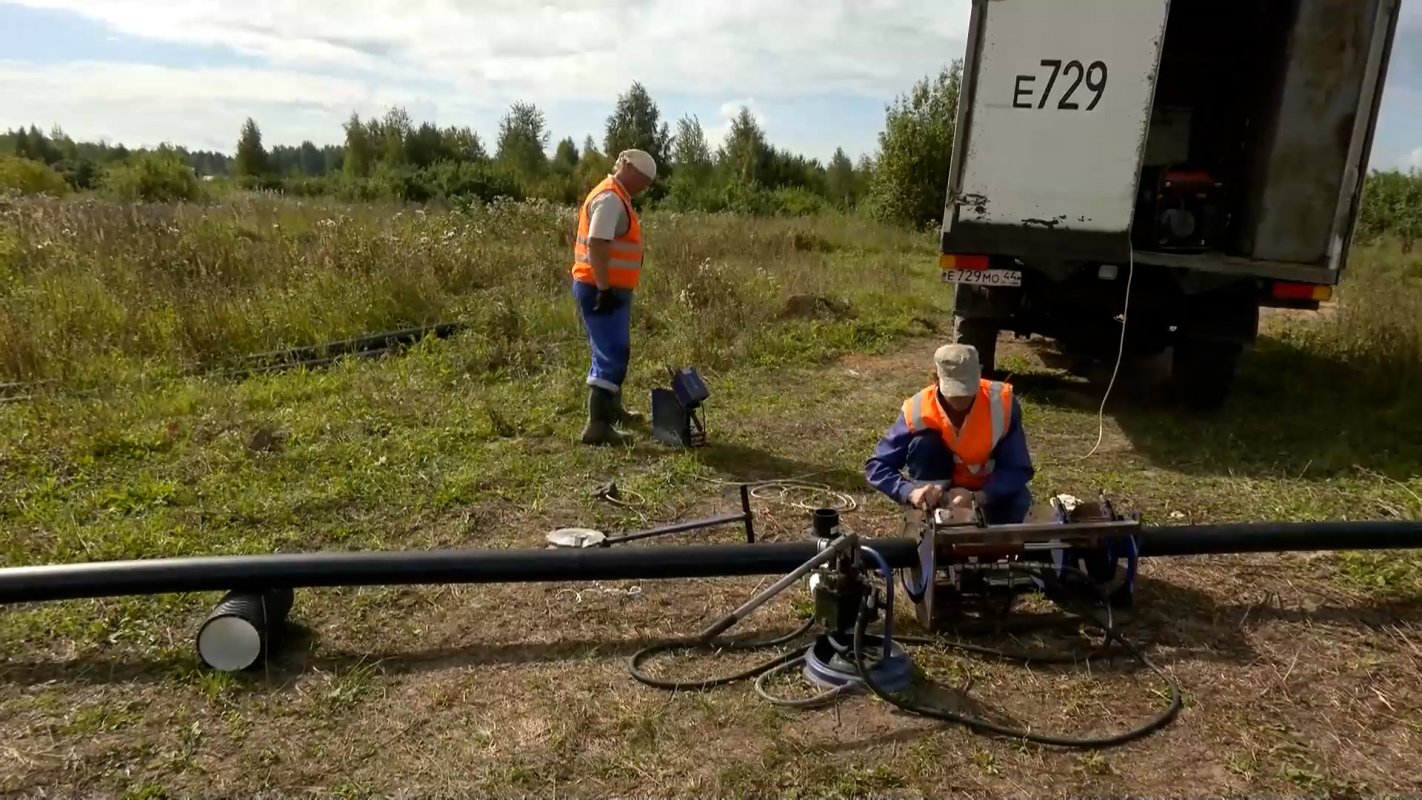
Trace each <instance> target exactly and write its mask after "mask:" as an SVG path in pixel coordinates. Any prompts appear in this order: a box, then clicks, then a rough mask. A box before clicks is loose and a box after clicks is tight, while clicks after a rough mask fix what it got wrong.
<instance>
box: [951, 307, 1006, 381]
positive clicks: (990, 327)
mask: <svg viewBox="0 0 1422 800" xmlns="http://www.w3.org/2000/svg"><path fill="white" fill-rule="evenodd" d="M1000 331H1001V328H1000V327H998V323H997V320H991V319H982V318H980V317H960V316H956V315H955V316H954V317H953V342H954V344H966V345H969V346H971V347H973V348H974V349H976V350H977V351H978V363H979V365H981V366H982V370H983V375H984V376H985V377H996V374H997V335H998V333H999V332H1000Z"/></svg>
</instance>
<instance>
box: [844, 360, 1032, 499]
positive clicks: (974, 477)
mask: <svg viewBox="0 0 1422 800" xmlns="http://www.w3.org/2000/svg"><path fill="white" fill-rule="evenodd" d="M933 361H934V366H935V367H936V371H937V380H936V381H935V382H934V383H933V384H931V385H929V386H928V387H927V388H925V389H924V390H923V391H921V392H919V393H918V394H915V395H914V396H913V397H910V398H908V399H907V400H905V401H904V404H903V408H902V410H901V411H900V412H899V417H898V419H897V420H895V421H894V424H893V426H892V427H890V428H889V430H888V432H887V433H885V434H884V438H882V439H881V440H879V445H878V447H876V448H875V449H874V454H873V455H872V456H870V457H869V459H868V461H867V462H865V467H864V474H865V477H866V478H868V480H869V483H870V485H872V486H873V487H874V488H876V489H878V490H879V491H880V492H883V493H884V494H885V495H887V496H889V497H890V498H892V499H894V500H895V501H897V502H899V503H902V504H904V505H909V506H913V507H915V508H921V509H925V510H926V509H930V508H935V507H938V506H940V505H949V506H954V507H959V508H963V507H971V506H972V502H971V501H972V500H976V501H977V504H978V505H979V506H980V507H981V508H982V510H983V515H984V517H985V518H986V519H987V522H988V523H989V524H1003V523H1015V522H1022V521H1023V520H1024V519H1025V518H1026V517H1027V512H1028V510H1029V509H1030V507H1031V505H1032V493H1031V491H1030V490H1029V489H1028V488H1027V484H1028V483H1029V482H1030V481H1031V480H1032V475H1033V472H1034V470H1033V468H1032V457H1031V455H1030V454H1029V453H1028V452H1027V437H1026V434H1025V433H1024V431H1023V429H1022V408H1021V406H1019V405H1018V403H1017V399H1016V398H1015V397H1013V396H1012V387H1011V386H1010V385H1008V384H1006V383H1001V382H997V381H987V380H984V379H983V378H982V371H981V369H980V368H979V366H978V351H977V350H976V349H974V348H973V347H971V346H968V345H962V344H950V345H944V346H943V347H940V348H938V351H937V352H936V353H934V355H933ZM905 468H907V469H908V478H907V479H905V477H904V476H903V474H902V473H903V470H904V469H905ZM945 500H946V501H947V502H946V503H945V502H943V501H945Z"/></svg>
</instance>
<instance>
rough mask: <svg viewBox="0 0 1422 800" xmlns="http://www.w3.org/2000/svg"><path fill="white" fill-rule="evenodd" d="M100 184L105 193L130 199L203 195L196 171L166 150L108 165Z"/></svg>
mask: <svg viewBox="0 0 1422 800" xmlns="http://www.w3.org/2000/svg"><path fill="white" fill-rule="evenodd" d="M100 185H101V187H102V188H103V190H104V192H106V193H107V194H109V195H111V196H113V197H115V198H118V199H120V200H127V201H130V202H137V201H141V202H146V203H171V202H178V201H193V200H200V199H202V198H203V187H202V181H200V180H198V176H197V173H195V172H193V169H192V167H189V166H188V165H187V163H186V162H185V161H184V160H183V158H182V156H180V155H178V154H177V152H176V151H173V150H170V149H159V150H157V151H154V152H152V153H145V154H144V155H141V156H139V157H138V158H135V159H133V160H132V161H130V162H128V163H123V164H114V165H111V166H109V167H108V168H107V169H106V170H105V171H104V177H103V180H102V182H101V184H100Z"/></svg>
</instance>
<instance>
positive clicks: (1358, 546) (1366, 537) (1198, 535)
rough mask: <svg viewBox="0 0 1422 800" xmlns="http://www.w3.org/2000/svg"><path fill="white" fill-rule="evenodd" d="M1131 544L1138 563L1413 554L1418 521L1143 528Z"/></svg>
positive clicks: (1421, 544) (1418, 543)
mask: <svg viewBox="0 0 1422 800" xmlns="http://www.w3.org/2000/svg"><path fill="white" fill-rule="evenodd" d="M1136 541H1137V542H1138V543H1139V545H1140V555H1141V557H1142V558H1145V557H1159V556H1203V555H1222V554H1225V553H1289V552H1309V551H1318V550H1413V549H1419V548H1422V521H1408V520H1387V521H1364V522H1248V523H1238V524H1229V525H1188V526H1187V525H1181V526H1169V527H1161V528H1146V529H1144V530H1143V531H1142V532H1141V534H1140V535H1139V536H1138V537H1137V539H1136Z"/></svg>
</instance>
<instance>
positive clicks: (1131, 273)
mask: <svg viewBox="0 0 1422 800" xmlns="http://www.w3.org/2000/svg"><path fill="white" fill-rule="evenodd" d="M1135 277H1136V248H1135V246H1134V245H1128V261H1127V266H1126V298H1125V302H1123V303H1122V304H1121V343H1120V346H1119V347H1118V348H1117V350H1116V366H1115V367H1114V368H1112V370H1111V381H1110V382H1109V383H1107V384H1106V393H1105V394H1103V395H1102V396H1101V408H1100V409H1099V410H1098V411H1097V412H1096V424H1097V429H1096V444H1095V445H1093V446H1092V448H1091V452H1089V453H1087V454H1086V455H1084V456H1082V457H1081V458H1080V459H1079V460H1081V461H1085V460H1087V459H1088V458H1091V457H1092V456H1094V455H1096V451H1097V450H1099V449H1101V443H1102V442H1103V441H1105V440H1106V401H1107V400H1110V399H1111V390H1112V389H1114V388H1115V386H1116V376H1117V374H1118V373H1120V371H1121V362H1122V361H1123V360H1125V357H1126V314H1127V312H1129V311H1130V309H1131V282H1132V281H1133V280H1134V279H1135Z"/></svg>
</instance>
